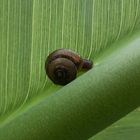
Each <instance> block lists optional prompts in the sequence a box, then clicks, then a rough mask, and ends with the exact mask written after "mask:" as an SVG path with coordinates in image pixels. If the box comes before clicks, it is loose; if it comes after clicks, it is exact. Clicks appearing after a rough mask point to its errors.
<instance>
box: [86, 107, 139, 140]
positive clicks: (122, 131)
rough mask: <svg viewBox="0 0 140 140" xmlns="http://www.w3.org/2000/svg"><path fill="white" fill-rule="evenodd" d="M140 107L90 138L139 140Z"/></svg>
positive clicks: (92, 139) (99, 139) (94, 139)
mask: <svg viewBox="0 0 140 140" xmlns="http://www.w3.org/2000/svg"><path fill="white" fill-rule="evenodd" d="M139 122H140V109H139V108H138V109H136V110H135V111H133V112H132V113H130V114H129V115H127V116H126V117H124V118H122V119H121V120H120V121H118V122H116V123H115V124H113V125H111V126H110V127H108V128H107V129H105V130H103V131H102V132H100V133H99V134H97V135H95V136H94V137H92V138H90V139H89V140H101V139H102V140H112V139H113V140H124V139H127V140H138V139H139V137H140V133H139V132H140V123H139Z"/></svg>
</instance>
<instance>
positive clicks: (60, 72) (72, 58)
mask: <svg viewBox="0 0 140 140" xmlns="http://www.w3.org/2000/svg"><path fill="white" fill-rule="evenodd" d="M92 66H93V62H92V61H90V60H87V59H83V58H81V56H80V55H78V54H77V53H75V52H73V51H72V50H69V49H58V50H55V51H54V52H52V53H51V54H50V55H49V56H48V57H47V59H46V62H45V70H46V74H47V75H48V77H49V78H50V79H51V80H52V81H53V82H54V83H55V84H59V85H66V84H68V83H70V82H71V81H73V80H74V79H75V78H76V76H77V72H78V71H80V70H81V69H83V70H89V69H91V68H92Z"/></svg>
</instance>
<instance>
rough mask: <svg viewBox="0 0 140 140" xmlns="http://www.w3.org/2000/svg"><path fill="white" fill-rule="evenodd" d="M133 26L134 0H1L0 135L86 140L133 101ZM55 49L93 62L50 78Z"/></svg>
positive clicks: (138, 5)
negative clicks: (48, 62) (68, 76)
mask: <svg viewBox="0 0 140 140" xmlns="http://www.w3.org/2000/svg"><path fill="white" fill-rule="evenodd" d="M139 30H140V0H123V1H122V0H113V1H111V0H24V1H23V0H0V63H1V67H0V139H2V140H3V139H4V140H6V139H7V140H9V139H11V140H12V139H17V138H18V137H19V136H20V137H21V139H24V140H25V139H35V138H36V139H37V138H38V139H39V137H40V139H41V138H42V139H44V138H45V137H46V138H49V139H51V138H56V137H58V138H60V139H62V138H64V139H66V137H67V136H69V138H71V139H77V138H79V139H87V138H89V137H90V136H92V135H93V134H96V133H97V132H99V131H101V130H102V129H104V128H105V127H107V126H108V125H110V124H112V123H113V122H115V121H116V120H118V119H120V118H121V117H123V116H124V115H126V114H127V113H129V112H130V111H132V110H133V109H135V108H136V107H138V106H139V105H140V103H139V100H138V99H139V97H140V95H139V93H140V89H139V87H140V85H139V83H140V81H139V79H140V77H139V75H140V73H139V70H138V69H139V68H140V47H139V44H140V34H139ZM58 48H70V49H72V50H74V51H76V52H77V53H79V54H80V55H81V56H83V57H85V58H90V59H92V60H94V63H95V66H94V68H93V69H92V70H91V71H89V72H87V73H86V74H83V75H80V76H79V77H78V78H77V79H76V80H75V81H73V82H72V83H70V84H69V85H67V86H64V87H62V86H57V85H54V84H53V83H52V82H51V81H50V80H49V79H48V78H47V77H46V74H45V70H44V63H45V59H46V57H47V55H48V54H49V53H50V52H52V51H53V50H55V49H58ZM132 93H135V94H132ZM115 99H116V100H115ZM98 105H99V106H98ZM116 109H117V110H116ZM118 109H119V110H118ZM114 111H116V112H114ZM111 113H113V114H111ZM71 116H72V117H71ZM99 116H100V117H99ZM110 117H112V119H110ZM97 118H99V120H98V119H97ZM45 124H46V125H45ZM99 124H100V125H99ZM83 125H84V126H85V129H83V130H85V131H83V130H82V128H83ZM19 126H20V127H19ZM27 128H28V129H27ZM29 128H30V129H29ZM7 132H9V133H8V134H7ZM59 132H60V133H59ZM29 135H30V136H29ZM61 137H62V138H61Z"/></svg>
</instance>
